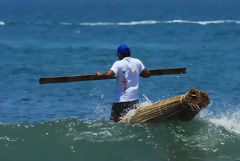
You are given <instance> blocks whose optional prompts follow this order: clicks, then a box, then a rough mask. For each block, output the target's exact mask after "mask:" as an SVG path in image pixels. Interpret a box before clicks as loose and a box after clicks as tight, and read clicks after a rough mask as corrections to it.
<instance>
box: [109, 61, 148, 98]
mask: <svg viewBox="0 0 240 161" xmlns="http://www.w3.org/2000/svg"><path fill="white" fill-rule="evenodd" d="M144 68H145V67H144V65H143V63H142V62H141V61H140V60H138V59H136V58H131V57H125V58H124V59H122V60H119V61H116V62H115V63H114V64H113V66H112V68H111V70H112V71H113V72H114V74H115V76H116V78H117V93H116V98H115V101H114V102H128V101H133V100H138V87H139V76H140V73H141V72H142V71H143V70H144Z"/></svg>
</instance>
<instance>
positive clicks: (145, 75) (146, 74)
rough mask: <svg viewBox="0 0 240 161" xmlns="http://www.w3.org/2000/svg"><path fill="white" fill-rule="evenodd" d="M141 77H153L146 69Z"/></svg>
mask: <svg viewBox="0 0 240 161" xmlns="http://www.w3.org/2000/svg"><path fill="white" fill-rule="evenodd" d="M140 76H141V77H144V78H148V77H150V76H151V74H150V72H149V70H148V69H147V68H144V69H143V71H142V72H141V73H140Z"/></svg>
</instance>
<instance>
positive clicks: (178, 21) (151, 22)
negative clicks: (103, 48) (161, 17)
mask: <svg viewBox="0 0 240 161" xmlns="http://www.w3.org/2000/svg"><path fill="white" fill-rule="evenodd" d="M230 23H232V24H240V20H209V21H192V20H181V19H174V20H165V21H158V20H142V21H129V22H80V23H72V22H60V23H59V24H60V25H64V26H72V25H76V26H136V25H156V24H196V25H211V24H230ZM8 24H14V23H13V22H11V21H9V23H8ZM26 24H27V25H29V24H35V25H39V24H41V25H44V24H45V25H52V23H50V22H42V23H34V22H26ZM0 25H6V23H5V22H3V21H0Z"/></svg>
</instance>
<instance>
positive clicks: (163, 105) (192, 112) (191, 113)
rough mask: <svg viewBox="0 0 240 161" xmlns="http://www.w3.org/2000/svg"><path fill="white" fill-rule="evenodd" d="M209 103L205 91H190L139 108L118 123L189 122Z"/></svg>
mask: <svg viewBox="0 0 240 161" xmlns="http://www.w3.org/2000/svg"><path fill="white" fill-rule="evenodd" d="M209 103H210V98H209V96H208V93H207V92H206V91H198V90H197V89H191V90H190V91H188V92H187V93H185V94H183V95H179V96H175V97H172V98H168V99H165V100H163V101H160V102H156V103H154V104H152V105H148V106H143V107H139V108H138V109H136V110H135V111H134V114H128V113H127V114H126V117H124V118H123V119H122V120H121V121H120V122H125V123H131V124H134V123H154V122H157V123H159V122H162V121H164V120H167V119H175V120H180V121H190V120H192V119H193V118H194V117H195V116H196V115H197V114H198V113H199V112H200V111H201V110H203V109H205V108H206V107H207V106H208V104H209ZM129 112H130V111H129ZM131 112H132V111H131Z"/></svg>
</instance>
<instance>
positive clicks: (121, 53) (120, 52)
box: [118, 44, 131, 60]
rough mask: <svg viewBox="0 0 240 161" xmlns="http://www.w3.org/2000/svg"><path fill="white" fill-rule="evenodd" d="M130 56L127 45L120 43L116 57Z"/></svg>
mask: <svg viewBox="0 0 240 161" xmlns="http://www.w3.org/2000/svg"><path fill="white" fill-rule="evenodd" d="M129 56H131V51H130V48H129V47H128V46H127V45H124V44H123V45H120V46H119V47H118V58H119V59H120V60H121V59H123V58H125V57H129Z"/></svg>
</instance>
